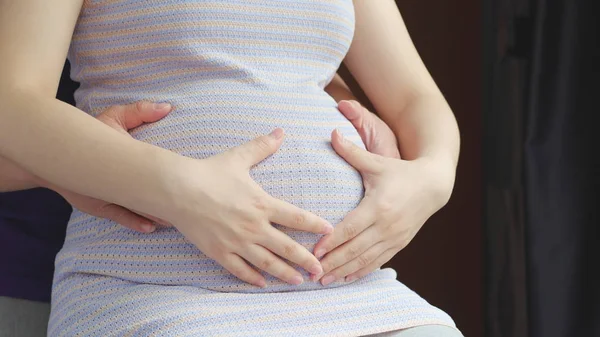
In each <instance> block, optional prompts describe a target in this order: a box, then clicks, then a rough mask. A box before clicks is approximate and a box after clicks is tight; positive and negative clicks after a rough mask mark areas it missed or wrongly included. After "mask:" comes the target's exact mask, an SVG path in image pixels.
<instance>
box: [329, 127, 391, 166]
mask: <svg viewBox="0 0 600 337" xmlns="http://www.w3.org/2000/svg"><path fill="white" fill-rule="evenodd" d="M331 145H332V146H333V149H334V150H335V152H337V154H338V155H340V157H342V158H344V160H345V161H347V162H348V164H350V165H352V166H353V167H354V168H355V169H357V170H358V171H360V172H364V173H377V172H380V171H381V170H382V168H383V163H384V159H385V158H384V157H382V156H379V155H376V154H373V153H370V152H369V151H367V150H365V149H362V148H360V147H358V146H357V145H356V144H354V143H353V142H351V141H349V140H347V139H345V138H344V136H343V135H342V133H341V131H339V130H337V129H336V130H334V131H333V132H332V133H331Z"/></svg>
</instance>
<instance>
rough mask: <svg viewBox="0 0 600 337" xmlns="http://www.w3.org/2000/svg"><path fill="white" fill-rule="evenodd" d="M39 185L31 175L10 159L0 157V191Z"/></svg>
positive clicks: (24, 188)
mask: <svg viewBox="0 0 600 337" xmlns="http://www.w3.org/2000/svg"><path fill="white" fill-rule="evenodd" d="M35 187H39V186H38V185H37V184H36V183H35V182H34V181H33V176H32V175H31V174H29V173H28V172H27V171H25V170H23V169H22V168H20V167H19V166H17V165H16V164H15V163H13V162H12V161H10V160H8V159H6V158H4V157H0V192H11V191H19V190H28V189H30V188H35Z"/></svg>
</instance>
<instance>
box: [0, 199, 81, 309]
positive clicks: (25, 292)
mask: <svg viewBox="0 0 600 337" xmlns="http://www.w3.org/2000/svg"><path fill="white" fill-rule="evenodd" d="M70 215H71V206H70V205H69V204H68V203H67V202H66V201H65V200H64V199H63V198H61V197H60V196H59V195H58V194H56V193H54V192H52V191H50V190H46V189H33V190H27V191H18V192H10V193H0V296H9V297H16V298H23V299H28V300H34V301H44V302H47V301H49V300H50V291H51V288H52V274H53V273H54V258H55V256H56V253H58V251H59V250H60V248H61V247H62V244H63V241H64V238H65V230H66V227H67V222H68V221H69V216H70Z"/></svg>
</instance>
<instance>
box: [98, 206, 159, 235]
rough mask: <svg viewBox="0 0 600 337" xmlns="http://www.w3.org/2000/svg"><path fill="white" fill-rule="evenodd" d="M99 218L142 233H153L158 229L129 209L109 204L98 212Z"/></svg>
mask: <svg viewBox="0 0 600 337" xmlns="http://www.w3.org/2000/svg"><path fill="white" fill-rule="evenodd" d="M98 216H100V217H103V218H106V219H109V220H112V221H114V222H116V223H118V224H119V225H121V226H123V227H127V228H129V229H133V230H134V231H138V232H141V233H152V232H154V230H155V229H156V227H155V226H154V225H153V224H152V222H151V221H150V220H148V219H146V218H144V217H143V216H141V215H138V214H136V213H134V212H132V211H130V210H128V209H127V208H124V207H121V206H119V205H115V204H109V205H106V206H104V207H102V208H101V209H100V210H99V212H98Z"/></svg>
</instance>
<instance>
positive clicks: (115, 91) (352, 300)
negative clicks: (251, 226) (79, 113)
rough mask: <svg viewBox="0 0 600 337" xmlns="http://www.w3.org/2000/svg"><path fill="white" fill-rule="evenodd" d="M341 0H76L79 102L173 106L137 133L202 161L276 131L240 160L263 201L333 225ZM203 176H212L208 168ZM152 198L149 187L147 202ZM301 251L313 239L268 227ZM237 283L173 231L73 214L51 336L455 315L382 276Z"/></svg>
mask: <svg viewBox="0 0 600 337" xmlns="http://www.w3.org/2000/svg"><path fill="white" fill-rule="evenodd" d="M353 31H354V12H353V5H352V1H350V0H294V1H284V0H268V1H267V0H228V1H223V0H214V1H210V0H196V1H177V0H170V1H167V0H148V1H135V0H86V1H85V2H84V5H83V8H82V11H81V13H80V17H79V20H78V23H77V26H76V30H75V33H74V35H73V39H72V44H71V48H70V51H69V59H70V61H71V63H72V73H71V75H72V77H73V78H74V79H75V80H77V81H79V82H80V83H81V87H80V88H79V89H78V91H77V92H76V95H75V97H76V101H77V105H78V107H79V108H80V109H82V110H84V111H86V112H88V113H90V114H91V115H96V114H98V113H100V112H101V111H103V110H104V109H105V108H107V107H108V106H111V105H114V104H125V103H131V102H134V101H137V100H142V99H145V100H150V101H155V102H157V101H158V102H160V101H164V102H170V103H172V104H173V105H174V106H175V107H176V109H175V111H173V112H172V113H171V114H170V115H168V116H167V117H165V118H164V119H162V120H160V121H158V122H156V123H152V124H149V125H145V126H142V127H140V128H137V129H136V130H134V131H133V132H132V135H133V137H135V138H136V139H138V140H141V141H144V142H148V143H151V144H154V145H157V146H160V147H163V148H166V149H169V150H171V151H174V152H177V153H179V154H182V155H185V156H188V157H192V158H198V159H202V158H206V157H209V156H212V155H215V154H218V153H221V152H223V151H225V150H227V149H230V148H232V147H235V146H238V145H241V144H243V143H245V142H247V141H249V140H251V139H253V138H254V137H256V136H259V135H262V134H266V133H268V132H270V131H271V130H272V129H274V128H276V127H282V128H283V129H284V130H285V131H286V138H285V141H284V144H283V145H282V147H281V148H280V149H279V150H278V151H277V153H275V154H274V155H272V156H270V157H269V158H267V159H266V160H264V161H263V162H261V163H259V164H258V165H256V166H255V167H253V168H252V170H251V176H252V178H253V179H254V180H255V181H256V182H257V183H259V184H260V185H261V186H262V187H263V188H264V189H265V191H266V192H267V193H269V194H270V195H272V196H274V197H276V198H279V199H282V200H285V201H287V202H290V203H292V204H294V205H296V206H298V207H301V208H303V209H306V210H308V211H311V212H313V213H315V214H317V215H319V216H321V217H323V218H325V219H327V220H329V221H330V222H331V223H333V224H336V223H338V222H339V221H340V220H341V219H342V218H343V217H344V216H345V215H346V214H347V213H348V212H349V211H350V210H352V209H353V208H355V207H356V206H357V205H358V203H359V201H360V200H361V198H362V196H363V186H362V180H361V177H360V174H359V173H358V172H357V171H356V170H354V169H353V168H352V167H351V166H350V165H348V164H347V163H346V162H345V161H344V160H343V159H342V158H340V157H339V156H338V155H337V154H336V153H335V152H334V151H333V149H332V148H331V145H330V134H331V131H332V130H333V129H334V128H339V129H340V130H341V131H342V132H343V133H344V134H345V135H346V137H347V138H348V139H350V140H351V141H353V142H355V143H356V144H358V145H360V146H364V145H363V144H362V142H361V139H360V137H359V135H358V133H357V132H356V130H355V129H354V128H353V127H352V125H351V124H350V123H349V122H348V121H347V120H346V119H345V118H344V116H343V115H341V114H340V113H339V111H338V110H337V109H336V103H335V101H334V100H333V99H332V98H331V97H330V96H329V95H328V94H326V93H325V91H324V90H323V88H324V86H325V85H326V84H327V83H328V82H329V81H330V79H331V78H332V76H333V75H334V74H335V72H336V70H337V68H338V66H339V64H340V62H341V61H342V59H343V58H344V56H345V54H346V52H347V51H348V48H349V45H350V42H351V40H352V36H353ZM206 178H207V179H210V177H206ZM157 198H160V196H157ZM275 226H276V227H277V228H278V229H281V230H282V231H284V232H285V233H287V234H288V235H289V236H290V237H292V238H293V239H294V240H296V241H297V242H299V243H300V244H302V245H303V246H304V247H306V248H307V249H309V250H310V251H312V249H313V247H314V244H315V243H316V242H317V241H318V240H319V238H320V236H319V235H316V234H311V233H305V232H300V231H293V230H289V229H287V228H285V227H281V226H279V225H275ZM298 270H299V271H300V272H301V273H303V275H304V276H305V280H306V281H305V282H304V283H303V284H302V285H300V286H293V285H288V284H286V283H283V282H281V281H279V280H277V279H275V278H273V277H271V276H269V275H267V274H265V276H266V278H267V284H268V287H267V288H265V289H261V288H257V287H254V286H251V285H248V284H246V283H244V282H242V281H240V280H239V279H237V278H236V277H234V276H233V275H231V274H230V273H229V272H227V271H226V270H225V269H224V268H222V267H221V266H220V265H219V264H217V263H216V262H215V261H214V260H211V259H209V258H208V257H206V256H205V255H204V254H203V253H202V252H200V251H199V250H198V249H197V248H196V247H195V246H193V245H192V244H190V243H189V242H188V241H186V240H185V238H184V237H183V236H182V235H181V234H180V233H179V232H178V231H177V230H176V229H174V228H160V229H159V230H157V231H156V232H155V233H152V234H139V233H136V232H134V231H131V230H128V229H126V228H123V227H121V226H119V225H118V224H116V223H114V222H111V221H108V220H105V219H100V218H96V217H93V216H90V215H88V214H85V213H83V212H80V211H78V210H75V211H74V212H73V215H72V217H71V220H70V222H69V226H68V230H67V238H66V242H65V245H64V247H63V249H62V251H61V252H60V254H59V255H58V257H57V260H56V274H55V280H54V288H53V297H52V308H53V309H52V316H51V321H50V326H49V335H50V336H72V335H80V336H113V335H114V336H117V335H119V336H120V335H127V336H151V335H155V336H198V335H202V336H205V335H207V336H212V335H232V336H252V335H256V336H268V335H273V336H282V335H306V336H312V335H315V336H317V335H323V336H354V335H361V334H373V333H378V332H383V331H390V330H395V329H401V328H406V327H411V326H415V325H422V324H443V325H450V326H453V322H452V320H451V319H450V318H449V317H448V316H447V315H446V314H445V313H443V312H442V311H440V310H439V309H437V308H434V307H432V306H431V305H429V304H428V303H427V302H426V301H424V300H423V299H421V298H420V297H419V296H417V295H416V294H415V293H413V292H412V291H410V290H409V289H408V288H407V287H405V286H404V285H402V284H401V283H399V282H398V281H396V279H395V276H396V274H395V272H394V271H393V270H389V269H387V270H378V271H376V272H374V273H372V274H371V275H369V276H367V277H365V278H363V279H361V280H359V281H356V282H352V283H346V282H343V281H338V282H335V283H334V284H332V285H330V286H328V287H323V286H321V285H320V284H318V283H314V282H311V281H309V280H308V279H307V276H308V275H307V274H306V272H305V271H304V270H303V269H300V268H298Z"/></svg>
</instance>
